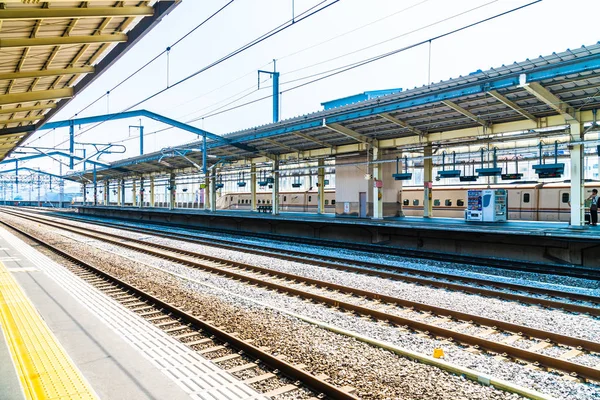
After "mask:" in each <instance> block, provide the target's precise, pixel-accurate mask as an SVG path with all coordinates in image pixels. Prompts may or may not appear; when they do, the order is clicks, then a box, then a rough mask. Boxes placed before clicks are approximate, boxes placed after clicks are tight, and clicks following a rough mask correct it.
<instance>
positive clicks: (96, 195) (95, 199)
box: [93, 164, 98, 206]
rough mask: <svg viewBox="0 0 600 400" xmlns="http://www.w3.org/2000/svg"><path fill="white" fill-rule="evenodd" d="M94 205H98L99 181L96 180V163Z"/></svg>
mask: <svg viewBox="0 0 600 400" xmlns="http://www.w3.org/2000/svg"><path fill="white" fill-rule="evenodd" d="M93 182H94V206H97V205H98V181H97V180H96V164H94V179H93Z"/></svg>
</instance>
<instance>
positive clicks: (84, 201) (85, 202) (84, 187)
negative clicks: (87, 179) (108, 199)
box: [82, 183, 87, 206]
mask: <svg viewBox="0 0 600 400" xmlns="http://www.w3.org/2000/svg"><path fill="white" fill-rule="evenodd" d="M82 186H83V205H84V206H85V205H87V185H86V184H85V183H83V184H82Z"/></svg>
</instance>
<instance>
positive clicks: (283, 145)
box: [265, 138, 299, 153]
mask: <svg viewBox="0 0 600 400" xmlns="http://www.w3.org/2000/svg"><path fill="white" fill-rule="evenodd" d="M265 141H267V142H269V143H271V144H273V145H275V146H277V147H281V148H283V149H286V150H289V151H293V152H295V153H297V152H298V151H299V150H298V149H295V148H293V147H290V146H286V145H285V144H283V143H279V142H277V141H275V140H273V139H268V138H265Z"/></svg>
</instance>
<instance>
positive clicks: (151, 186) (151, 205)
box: [150, 176, 156, 207]
mask: <svg viewBox="0 0 600 400" xmlns="http://www.w3.org/2000/svg"><path fill="white" fill-rule="evenodd" d="M155 203H156V198H155V196H154V177H153V176H151V177H150V207H154V205H155Z"/></svg>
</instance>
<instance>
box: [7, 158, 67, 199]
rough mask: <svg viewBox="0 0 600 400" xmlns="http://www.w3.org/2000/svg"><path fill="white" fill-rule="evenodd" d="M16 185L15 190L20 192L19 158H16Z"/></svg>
mask: <svg viewBox="0 0 600 400" xmlns="http://www.w3.org/2000/svg"><path fill="white" fill-rule="evenodd" d="M61 165H62V164H61ZM61 176H62V173H61ZM15 186H16V188H15V192H16V193H19V160H15Z"/></svg>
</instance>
